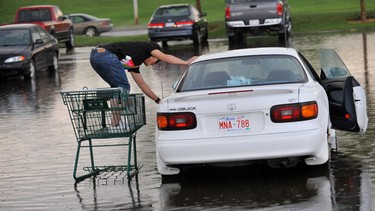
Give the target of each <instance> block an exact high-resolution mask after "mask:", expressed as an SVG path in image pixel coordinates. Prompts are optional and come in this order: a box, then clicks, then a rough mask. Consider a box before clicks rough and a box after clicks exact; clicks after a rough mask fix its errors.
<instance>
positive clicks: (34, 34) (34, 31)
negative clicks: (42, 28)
mask: <svg viewBox="0 0 375 211" xmlns="http://www.w3.org/2000/svg"><path fill="white" fill-rule="evenodd" d="M31 32H32V36H33V42H34V43H35V42H36V40H38V39H42V36H41V35H40V34H39V32H38V30H37V29H36V28H33V29H32V30H31Z"/></svg>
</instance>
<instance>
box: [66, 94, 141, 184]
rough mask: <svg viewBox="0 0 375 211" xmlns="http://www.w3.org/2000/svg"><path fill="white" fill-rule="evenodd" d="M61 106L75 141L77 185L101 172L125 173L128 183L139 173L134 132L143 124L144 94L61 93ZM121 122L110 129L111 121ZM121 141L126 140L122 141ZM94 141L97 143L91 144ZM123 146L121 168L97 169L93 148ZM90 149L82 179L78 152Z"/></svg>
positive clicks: (75, 175)
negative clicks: (71, 127) (65, 110)
mask: <svg viewBox="0 0 375 211" xmlns="http://www.w3.org/2000/svg"><path fill="white" fill-rule="evenodd" d="M61 96H62V99H63V102H64V104H65V105H66V106H67V108H68V112H69V116H70V119H71V123H72V126H73V130H74V133H75V136H76V138H77V142H78V147H77V152H76V159H75V163H74V171H73V177H74V179H75V180H76V181H81V180H84V179H85V178H88V177H91V176H94V175H98V174H99V173H100V172H103V171H116V172H117V171H122V172H126V175H127V178H128V179H131V178H132V177H133V176H134V175H136V174H137V173H138V171H139V168H140V166H138V165H137V151H136V150H137V149H136V132H137V130H138V129H140V128H141V127H142V126H143V125H145V124H146V115H145V103H144V96H143V94H128V93H127V92H126V91H124V90H123V89H122V88H103V89H93V90H89V89H87V88H85V89H83V90H80V91H65V92H61ZM115 118H117V119H120V125H119V126H117V127H115V126H112V121H114V122H116V121H115V120H114V119H115ZM121 137H128V139H122V138H121ZM109 138H119V139H116V140H119V141H118V142H111V143H109V142H104V144H103V142H100V141H99V139H102V140H107V139H109ZM93 139H97V140H98V141H96V140H95V141H93ZM110 146H126V147H128V151H127V163H126V164H124V165H122V164H121V165H117V164H116V165H112V164H110V165H103V166H96V165H95V160H94V150H93V148H94V147H110ZM83 147H87V148H89V157H90V159H89V160H90V161H89V165H88V166H87V167H83V170H84V172H85V171H86V172H88V173H84V174H83V173H82V174H83V175H81V176H77V166H78V163H79V160H80V159H79V158H80V151H81V148H83Z"/></svg>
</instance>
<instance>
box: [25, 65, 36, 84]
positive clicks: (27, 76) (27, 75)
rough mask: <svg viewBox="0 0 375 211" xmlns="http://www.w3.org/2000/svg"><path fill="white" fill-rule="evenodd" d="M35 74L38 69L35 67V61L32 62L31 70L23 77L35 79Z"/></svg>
mask: <svg viewBox="0 0 375 211" xmlns="http://www.w3.org/2000/svg"><path fill="white" fill-rule="evenodd" d="M35 72H36V67H35V62H34V60H31V61H30V65H29V69H28V70H27V71H26V72H25V73H24V74H23V77H24V78H26V79H34V78H35Z"/></svg>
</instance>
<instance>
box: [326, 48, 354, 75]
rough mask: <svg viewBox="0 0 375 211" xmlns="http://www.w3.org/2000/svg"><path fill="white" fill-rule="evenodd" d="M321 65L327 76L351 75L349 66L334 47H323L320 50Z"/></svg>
mask: <svg viewBox="0 0 375 211" xmlns="http://www.w3.org/2000/svg"><path fill="white" fill-rule="evenodd" d="M320 66H321V70H322V71H323V72H324V74H325V76H326V77H327V78H343V77H348V76H350V72H349V70H348V68H347V67H346V65H345V64H344V62H343V61H342V60H341V58H340V57H339V56H338V55H337V53H336V52H335V51H334V50H333V49H322V50H321V51H320Z"/></svg>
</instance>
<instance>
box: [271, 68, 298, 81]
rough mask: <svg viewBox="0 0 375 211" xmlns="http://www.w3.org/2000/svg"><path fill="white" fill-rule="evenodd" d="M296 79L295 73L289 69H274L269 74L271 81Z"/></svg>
mask: <svg viewBox="0 0 375 211" xmlns="http://www.w3.org/2000/svg"><path fill="white" fill-rule="evenodd" d="M295 80H296V77H295V75H294V73H293V72H292V71H291V70H288V69H281V70H272V71H270V72H269V73H268V76H267V81H269V82H293V81H295Z"/></svg>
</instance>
